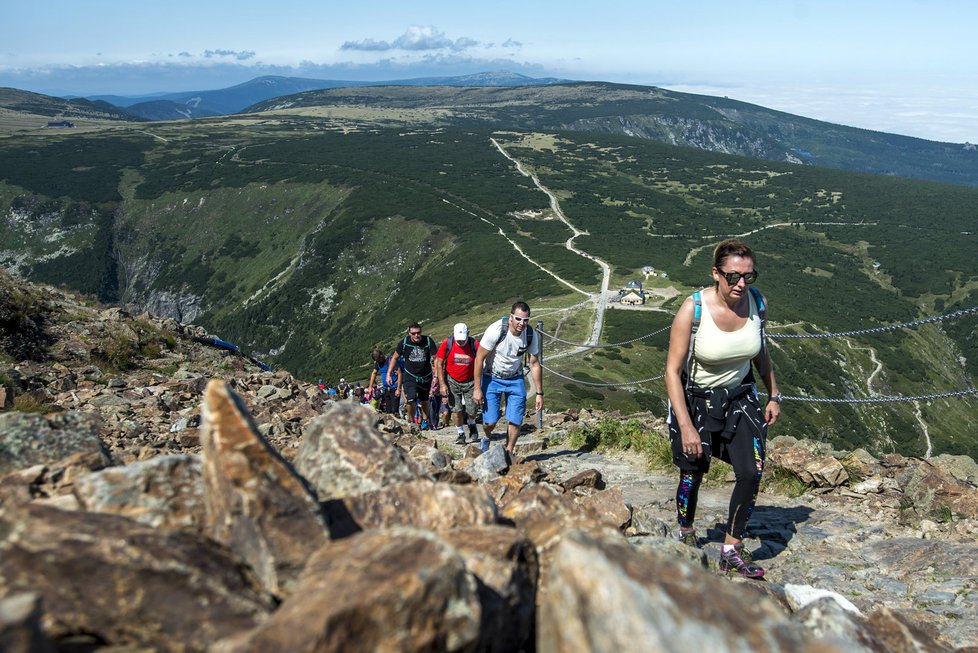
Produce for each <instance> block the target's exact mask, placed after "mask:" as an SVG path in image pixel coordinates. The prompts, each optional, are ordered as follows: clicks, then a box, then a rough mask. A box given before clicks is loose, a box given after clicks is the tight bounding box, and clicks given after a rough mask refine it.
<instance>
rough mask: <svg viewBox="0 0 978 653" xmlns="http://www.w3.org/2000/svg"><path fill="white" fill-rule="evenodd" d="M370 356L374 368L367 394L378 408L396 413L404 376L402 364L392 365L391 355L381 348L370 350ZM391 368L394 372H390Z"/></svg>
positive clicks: (384, 411)
mask: <svg viewBox="0 0 978 653" xmlns="http://www.w3.org/2000/svg"><path fill="white" fill-rule="evenodd" d="M370 358H372V359H373V361H374V369H373V370H372V371H371V372H370V380H369V381H368V382H367V394H369V395H370V396H371V397H372V398H373V400H374V401H376V402H377V410H379V411H380V412H382V413H387V414H389V415H395V414H397V408H398V404H399V403H400V395H401V382H402V381H403V376H404V375H403V374H400V373H399V372H400V371H401V369H402V366H399V365H398V366H394V367H391V357H390V356H385V355H384V352H382V351H381V350H379V349H374V350H373V351H372V352H370ZM391 369H393V370H394V372H393V374H391V373H390V370H391Z"/></svg>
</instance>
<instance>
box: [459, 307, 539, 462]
mask: <svg viewBox="0 0 978 653" xmlns="http://www.w3.org/2000/svg"><path fill="white" fill-rule="evenodd" d="M529 322H530V307H529V306H528V305H527V304H526V302H516V303H515V304H513V307H512V309H511V310H510V313H509V316H508V317H504V318H502V319H501V320H497V321H495V322H493V323H492V324H490V325H489V328H488V329H486V332H485V334H484V335H483V336H482V341H481V342H480V343H479V351H478V352H477V353H476V357H475V376H474V377H473V380H474V381H475V388H474V389H473V391H472V399H473V401H475V402H476V403H483V399H485V405H484V406H483V409H482V430H483V437H482V442H481V446H482V450H483V451H486V450H488V449H489V442H490V440H491V439H492V429H493V428H494V427H495V426H496V422H498V421H499V417H500V415H499V408H500V405H501V403H502V399H503V397H506V421H507V422H509V426H508V427H507V434H506V451H507V453H509V455H510V457H511V458H512V457H514V456H515V453H516V439H517V438H518V437H519V435H520V426H522V425H523V413H525V412H526V382H525V381H524V380H523V356H524V355H527V356H528V357H529V360H530V373H531V374H533V383H534V385H535V386H536V389H537V400H536V410H538V411H539V410H543V371H542V368H541V367H540V338H539V337H534V336H535V335H536V334H535V333H534V331H533V327H531V326H530V324H529Z"/></svg>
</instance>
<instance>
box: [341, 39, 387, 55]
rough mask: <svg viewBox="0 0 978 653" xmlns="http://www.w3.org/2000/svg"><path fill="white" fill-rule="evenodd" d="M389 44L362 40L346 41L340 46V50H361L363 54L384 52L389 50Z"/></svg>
mask: <svg viewBox="0 0 978 653" xmlns="http://www.w3.org/2000/svg"><path fill="white" fill-rule="evenodd" d="M390 49H391V44H390V43H388V42H387V41H375V40H373V39H364V40H362V41H346V42H345V43H344V44H343V45H341V46H340V50H362V51H364V52H384V51H385V50H390Z"/></svg>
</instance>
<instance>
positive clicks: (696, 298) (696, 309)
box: [686, 290, 703, 376]
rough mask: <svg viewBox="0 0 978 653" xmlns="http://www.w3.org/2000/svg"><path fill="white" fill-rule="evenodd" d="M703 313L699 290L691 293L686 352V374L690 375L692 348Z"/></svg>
mask: <svg viewBox="0 0 978 653" xmlns="http://www.w3.org/2000/svg"><path fill="white" fill-rule="evenodd" d="M702 315H703V297H702V296H701V295H700V291H699V290H697V291H696V292H694V293H693V322H692V324H690V329H689V349H688V350H687V352H686V374H687V376H692V371H693V370H692V368H691V365H692V363H693V350H694V349H695V348H696V331H697V330H698V329H699V328H700V319H701V317H702Z"/></svg>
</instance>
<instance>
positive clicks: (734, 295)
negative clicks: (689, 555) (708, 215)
mask: <svg viewBox="0 0 978 653" xmlns="http://www.w3.org/2000/svg"><path fill="white" fill-rule="evenodd" d="M755 262H756V261H755V258H754V253H753V252H752V251H751V249H750V247H748V246H747V245H746V244H745V243H742V242H740V241H739V240H734V239H729V240H724V241H723V242H721V243H720V244H719V245H717V246H716V249H715V250H714V251H713V268H712V269H711V274H712V275H713V281H714V285H713V287H712V288H706V289H704V290H702V291H697V292H695V293H693V296H692V297H689V298H687V299H686V301H685V302H683V305H682V306H681V307H680V308H679V312H678V313H677V314H676V317H675V318H674V319H673V321H672V331H671V332H670V336H669V354H668V357H667V359H666V373H665V379H666V390H667V392H668V394H669V436H670V439H671V441H672V459H673V462H674V463H675V464H676V466H677V467H678V468H679V487H678V488H677V490H676V512H677V515H678V521H679V539H680V541H682V542H683V543H684V544H689V545H691V546H697V547H698V546H699V540H698V539H697V537H696V529H695V528H694V527H693V520H694V518H695V517H696V500H697V496H698V493H699V487H700V482H701V481H702V480H703V474H705V473H706V472H707V471H709V469H710V458H711V457H713V458H719V459H721V460H725V461H727V462H729V463H730V464H731V465H732V466H733V469H734V474H735V476H736V483H735V484H734V489H733V493H732V495H731V497H730V511H729V514H728V517H727V526H726V535H725V537H724V542H723V547H722V550H721V553H720V569H721V570H722V571H728V572H734V573H737V574H740V575H741V576H745V577H747V578H760V577H762V576H763V575H764V570H763V569H762V568H761V567H759V566H758V565H756V564H754V561H753V557H752V555H751V552H750V550H748V549H747V548H745V547H744V545H743V542H742V538H743V537H744V531H745V530H746V529H747V520H748V519H749V518H750V515H751V512H752V511H753V510H754V504H755V502H756V500H757V490H758V487H759V486H760V482H761V474H762V472H763V470H764V458H765V450H766V447H767V428H768V426H769V425H770V424H774V423H775V422H776V421H777V419H778V415H780V414H781V393H780V392H778V385H777V383H776V382H775V380H774V369H773V367H772V365H771V357H770V355H769V353H768V349H767V346H766V344H765V342H764V325H765V322H766V319H767V300H766V299H765V298H764V296H763V295H762V294H761V293H760V292H759V291H758V290H757V289H755V288H752V287H751V286H750V284H752V283H754V281H755V280H757V269H756V268H755ZM752 363H753V366H754V367H755V368H756V369H757V372H758V374H760V376H761V379H762V380H763V381H764V385H765V386H767V389H768V395H769V397H770V399H768V401H767V405H766V406H764V407H763V408H762V407H761V404H760V401H759V400H758V396H757V385H756V382H755V380H754V373H753V371H752V369H751V364H752Z"/></svg>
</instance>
